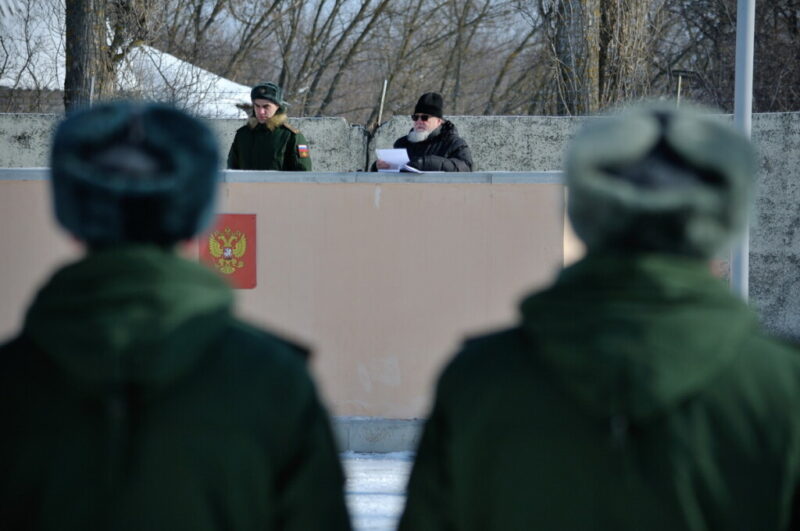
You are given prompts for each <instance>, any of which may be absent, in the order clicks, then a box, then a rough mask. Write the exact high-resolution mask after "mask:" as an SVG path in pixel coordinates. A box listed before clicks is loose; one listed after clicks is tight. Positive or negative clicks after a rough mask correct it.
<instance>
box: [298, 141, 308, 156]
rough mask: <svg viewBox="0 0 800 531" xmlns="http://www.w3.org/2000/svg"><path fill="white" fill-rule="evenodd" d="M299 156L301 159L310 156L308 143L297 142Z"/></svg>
mask: <svg viewBox="0 0 800 531" xmlns="http://www.w3.org/2000/svg"><path fill="white" fill-rule="evenodd" d="M297 156H298V157H300V158H301V159H307V158H308V146H307V145H306V144H297Z"/></svg>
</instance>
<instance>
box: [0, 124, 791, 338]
mask: <svg viewBox="0 0 800 531" xmlns="http://www.w3.org/2000/svg"><path fill="white" fill-rule="evenodd" d="M450 119H451V120H452V121H453V122H454V123H455V124H456V127H458V129H459V131H460V132H461V134H462V136H463V137H464V138H465V139H466V140H467V142H468V143H469V145H470V147H471V149H472V152H473V157H474V160H475V165H476V169H477V170H479V171H548V170H558V169H560V167H561V159H562V153H563V150H564V146H565V145H566V143H567V141H568V140H569V138H570V137H571V135H572V133H573V132H574V131H575V130H576V128H577V127H578V126H579V125H580V124H581V123H582V121H583V120H584V118H571V117H541V116H498V117H474V116H454V117H450ZM56 120H57V117H56V116H55V115H31V114H24V115H22V114H0V167H9V168H19V167H41V166H46V165H47V151H48V143H49V139H50V134H51V130H52V128H53V126H54V124H55V122H56ZM291 122H292V123H293V124H295V125H296V126H297V127H299V128H300V129H301V130H302V131H303V132H304V133H305V134H306V136H307V137H308V140H309V143H310V145H311V149H312V158H313V162H314V168H315V170H319V171H324V172H349V171H357V170H363V169H364V168H367V167H368V165H369V164H370V163H371V162H372V161H373V160H374V150H375V148H386V147H391V145H392V144H393V142H394V140H395V139H396V138H398V137H399V136H401V135H403V134H405V133H406V132H407V131H408V130H409V128H410V126H411V123H410V120H409V119H408V118H405V117H394V118H392V120H390V121H389V122H387V123H385V124H383V125H382V126H381V127H380V128H379V129H378V130H377V131H376V132H375V135H374V136H373V137H369V135H367V133H366V131H365V130H364V129H363V128H361V127H358V126H350V125H349V124H347V122H345V121H344V120H343V119H341V118H299V119H298V118H292V119H291ZM211 123H212V126H213V127H214V130H215V131H216V132H217V134H218V137H219V139H220V145H221V148H220V149H221V154H222V156H223V157H224V156H225V155H226V154H227V150H228V147H229V145H230V142H231V140H232V139H233V133H234V131H235V130H236V128H237V127H239V126H241V125H242V123H243V122H242V121H239V120H215V121H212V122H211ZM753 140H754V142H755V144H756V145H757V147H758V148H759V150H760V152H761V172H760V173H759V176H758V189H757V201H756V205H755V210H754V215H753V221H752V232H751V260H750V264H751V268H750V293H751V301H752V302H753V304H754V305H755V306H756V307H757V308H758V309H759V311H760V313H761V315H762V318H763V321H764V323H765V324H766V326H767V327H768V328H769V329H770V330H772V331H775V332H778V333H780V334H783V335H787V336H790V337H792V338H795V339H798V340H800V280H798V277H800V274H799V273H800V241H799V240H800V149H798V148H799V147H800V113H778V114H757V115H754V118H753Z"/></svg>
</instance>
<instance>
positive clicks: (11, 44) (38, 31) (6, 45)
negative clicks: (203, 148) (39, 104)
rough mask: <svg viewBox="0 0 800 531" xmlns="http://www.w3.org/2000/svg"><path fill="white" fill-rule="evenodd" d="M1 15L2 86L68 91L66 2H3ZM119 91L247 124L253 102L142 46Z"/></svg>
mask: <svg viewBox="0 0 800 531" xmlns="http://www.w3.org/2000/svg"><path fill="white" fill-rule="evenodd" d="M3 2H5V3H6V4H7V5H12V4H13V6H12V9H10V10H8V11H3V10H2V3H3ZM34 5H35V7H28V6H34ZM7 13H8V14H7ZM0 14H2V16H0V44H1V45H0V86H2V87H6V88H11V89H23V90H63V88H64V72H65V63H66V59H65V57H66V53H65V43H64V35H65V34H66V30H65V24H64V6H63V0H45V1H42V2H38V1H37V2H22V1H20V0H0ZM117 89H118V90H120V91H128V92H134V93H136V95H137V96H138V97H141V98H144V99H151V100H158V101H167V102H170V103H173V104H174V105H176V106H178V107H181V108H185V109H187V110H189V111H191V112H192V113H195V114H198V115H201V116H207V117H214V118H242V117H244V116H245V114H244V112H243V111H242V110H240V109H239V108H237V106H236V105H237V104H242V103H249V102H250V88H249V87H246V86H244V85H240V84H239V83H235V82H233V81H231V80H229V79H225V78H223V77H220V76H218V75H216V74H214V73H212V72H209V71H208V70H205V69H203V68H200V67H198V66H195V65H193V64H191V63H187V62H186V61H183V60H181V59H178V58H177V57H175V56H173V55H170V54H168V53H164V52H161V51H159V50H156V49H155V48H152V47H150V46H139V47H137V48H135V49H134V50H133V51H132V52H131V53H130V54H129V55H128V56H127V58H126V60H125V62H124V64H123V65H122V66H121V67H120V68H119V72H118V74H117Z"/></svg>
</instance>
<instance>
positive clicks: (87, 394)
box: [0, 103, 350, 531]
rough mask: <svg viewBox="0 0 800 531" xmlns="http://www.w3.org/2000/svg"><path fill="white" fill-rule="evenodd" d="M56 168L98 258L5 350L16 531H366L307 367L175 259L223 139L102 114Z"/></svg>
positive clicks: (62, 152) (38, 305) (68, 276)
mask: <svg viewBox="0 0 800 531" xmlns="http://www.w3.org/2000/svg"><path fill="white" fill-rule="evenodd" d="M51 168H52V178H51V180H50V182H51V185H52V192H53V200H54V206H55V214H56V219H57V220H58V221H59V223H60V224H61V225H62V227H64V228H65V229H66V230H68V231H69V232H70V233H71V234H72V235H73V236H75V238H76V239H77V240H79V241H81V242H82V243H83V244H84V245H85V247H86V249H87V252H86V254H85V256H83V257H82V258H81V259H79V260H77V261H75V262H74V263H72V264H68V265H65V266H64V267H62V268H60V269H59V271H57V272H56V273H55V275H53V276H52V277H51V278H50V279H49V280H48V281H47V282H46V284H45V285H44V286H43V287H42V289H41V290H40V291H39V292H38V293H37V295H36V297H35V299H34V301H33V304H32V305H31V307H30V309H29V310H28V312H27V314H26V317H25V320H24V323H23V327H22V331H21V332H20V333H19V334H18V335H17V336H16V337H15V338H13V339H12V340H11V341H9V342H8V343H6V344H5V345H0V396H2V398H0V426H3V436H2V437H0V529H3V530H12V529H13V530H16V529H37V530H40V531H45V530H58V531H71V530H86V529H115V530H118V531H122V530H143V529H150V530H155V529H170V530H174V531H180V530H187V531H188V530H191V531H215V530H222V529H227V530H233V529H236V530H245V529H259V530H278V529H280V530H283V531H286V530H296V531H301V530H302V531H313V530H324V531H349V529H350V521H349V518H348V515H347V508H346V505H345V499H344V492H343V485H344V477H343V474H342V470H341V465H340V464H339V459H338V454H337V452H336V447H335V443H334V440H333V435H332V432H331V428H330V425H329V420H328V417H327V414H326V412H325V409H324V408H323V406H322V404H321V403H320V400H319V398H318V396H317V393H316V390H315V386H314V383H313V381H312V380H311V377H310V375H309V372H308V369H307V367H306V353H305V350H304V349H302V348H301V347H299V346H297V345H294V344H293V343H291V342H289V341H286V340H284V339H282V338H280V337H278V336H277V335H274V334H272V333H270V332H267V331H265V330H261V329H259V328H256V327H254V326H252V325H249V324H247V323H245V322H243V321H241V320H239V319H238V318H236V316H235V315H234V313H233V310H232V307H233V293H232V291H231V289H230V287H228V286H227V284H226V282H225V281H224V280H222V279H221V278H220V277H219V276H218V275H216V274H215V273H214V272H213V271H211V270H209V269H207V268H206V267H204V266H202V265H201V264H199V263H197V262H194V261H189V260H186V259H184V258H182V257H180V256H179V255H178V254H177V252H176V251H175V248H176V245H177V244H178V243H179V242H181V241H183V240H186V239H188V238H191V237H192V236H194V235H195V234H197V233H198V232H199V231H201V230H202V229H203V227H204V226H205V225H206V223H207V221H208V220H209V219H210V217H211V214H212V205H213V202H214V201H213V199H214V195H215V193H216V189H217V183H218V171H217V170H218V168H219V150H218V146H217V143H216V141H215V138H214V136H213V134H212V133H211V131H210V130H208V128H207V127H205V126H204V125H203V124H202V123H200V122H199V121H197V120H195V119H194V118H191V117H190V116H188V115H186V114H184V113H182V112H179V111H177V110H175V109H172V108H168V107H164V106H161V105H140V104H131V103H114V104H105V105H98V106H95V107H93V108H92V109H90V110H88V111H84V112H80V113H77V114H73V115H71V116H70V117H69V118H68V119H67V120H66V121H65V122H64V123H63V124H61V125H60V126H59V128H58V130H57V132H56V135H55V139H54V141H53V151H52V157H51Z"/></svg>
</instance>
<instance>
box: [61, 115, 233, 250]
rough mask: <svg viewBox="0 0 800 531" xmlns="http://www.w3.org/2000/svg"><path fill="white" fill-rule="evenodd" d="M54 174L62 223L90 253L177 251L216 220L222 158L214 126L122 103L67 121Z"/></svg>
mask: <svg viewBox="0 0 800 531" xmlns="http://www.w3.org/2000/svg"><path fill="white" fill-rule="evenodd" d="M50 167H51V174H52V175H51V177H52V179H51V181H52V188H53V200H54V203H55V205H54V206H55V214H56V219H57V220H58V221H59V223H61V225H62V226H64V228H66V229H67V230H68V231H69V232H71V233H72V234H74V235H75V236H76V237H77V238H78V239H80V240H82V241H85V242H87V243H88V244H89V246H90V247H102V246H107V245H111V244H116V243H123V242H138V243H156V244H160V245H170V244H173V243H176V242H178V241H180V240H184V239H188V238H191V237H192V236H194V235H195V234H197V233H198V232H199V231H200V230H202V229H203V228H204V226H205V224H206V223H207V222H208V221H209V220H210V217H211V212H212V207H213V200H214V196H215V194H216V188H217V181H218V178H219V171H218V168H219V153H218V149H217V142H216V139H215V137H214V135H213V134H212V133H211V131H210V130H209V129H208V127H206V126H205V125H204V124H202V123H201V122H200V121H199V120H197V119H195V118H192V117H191V116H189V115H188V114H186V113H184V112H182V111H179V110H177V109H174V108H172V107H168V106H164V105H158V104H140V103H130V102H117V103H106V104H101V105H97V106H95V107H92V108H91V109H88V110H84V111H81V112H77V113H75V114H73V115H71V116H69V117H68V118H67V119H65V120H64V121H63V122H62V123H61V124H60V125H59V126H58V128H57V129H56V132H55V136H54V138H53V144H52V151H51V156H50Z"/></svg>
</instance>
